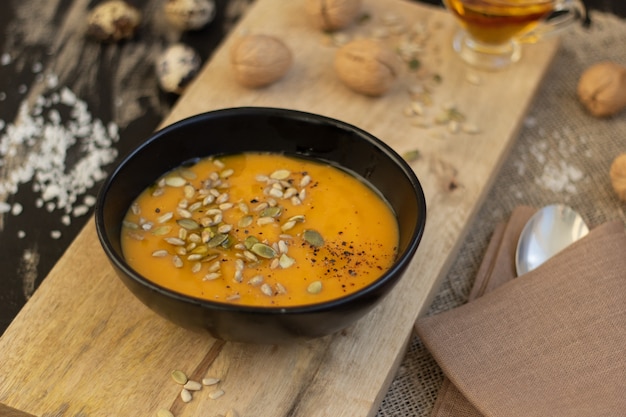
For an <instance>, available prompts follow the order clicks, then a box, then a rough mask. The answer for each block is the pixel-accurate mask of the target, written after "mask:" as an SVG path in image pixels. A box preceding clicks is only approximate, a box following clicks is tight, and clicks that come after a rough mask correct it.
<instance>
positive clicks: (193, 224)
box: [176, 219, 200, 230]
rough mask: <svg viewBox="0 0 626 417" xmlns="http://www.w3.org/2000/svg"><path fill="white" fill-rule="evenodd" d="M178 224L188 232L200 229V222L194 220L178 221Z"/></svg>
mask: <svg viewBox="0 0 626 417" xmlns="http://www.w3.org/2000/svg"><path fill="white" fill-rule="evenodd" d="M176 223H178V225H179V226H180V227H182V228H185V229H187V230H198V229H199V228H200V225H199V224H198V222H197V221H195V220H193V219H178V220H176Z"/></svg>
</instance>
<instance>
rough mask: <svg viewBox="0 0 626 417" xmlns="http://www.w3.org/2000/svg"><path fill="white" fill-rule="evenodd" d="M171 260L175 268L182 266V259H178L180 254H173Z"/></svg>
mask: <svg viewBox="0 0 626 417" xmlns="http://www.w3.org/2000/svg"><path fill="white" fill-rule="evenodd" d="M172 262H173V263H174V266H175V267H176V268H182V267H183V260H182V259H180V256H178V255H174V257H173V258H172Z"/></svg>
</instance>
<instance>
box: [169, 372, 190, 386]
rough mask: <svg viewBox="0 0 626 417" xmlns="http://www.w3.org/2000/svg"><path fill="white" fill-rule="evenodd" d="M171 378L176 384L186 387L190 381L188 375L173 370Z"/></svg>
mask: <svg viewBox="0 0 626 417" xmlns="http://www.w3.org/2000/svg"><path fill="white" fill-rule="evenodd" d="M171 376H172V379H173V380H174V382H176V383H177V384H180V385H185V384H186V383H187V381H189V378H188V377H187V374H185V373H184V372H183V371H180V370H178V369H176V370H173V371H172V373H171Z"/></svg>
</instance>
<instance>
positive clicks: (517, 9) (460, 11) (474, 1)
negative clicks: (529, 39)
mask: <svg viewBox="0 0 626 417" xmlns="http://www.w3.org/2000/svg"><path fill="white" fill-rule="evenodd" d="M445 1H446V2H447V5H446V6H447V7H448V9H449V10H450V11H452V13H453V14H454V15H455V16H456V18H457V19H458V21H459V22H460V24H461V25H462V26H463V28H464V29H465V30H466V31H467V32H468V33H469V34H470V36H471V37H472V38H473V39H474V40H475V41H477V42H480V43H484V44H490V45H500V44H504V43H507V42H509V41H510V40H511V39H512V38H514V37H516V36H518V35H520V34H523V33H525V32H527V31H530V30H532V29H533V28H534V27H535V26H537V24H538V23H539V22H541V21H542V20H543V19H544V18H545V17H546V16H548V15H549V14H550V13H551V12H552V11H553V10H554V7H555V2H554V1H551V0H550V1H536V0H534V1H533V0H508V1H504V0H500V1H498V0H445Z"/></svg>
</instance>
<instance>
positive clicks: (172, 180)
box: [165, 175, 187, 187]
mask: <svg viewBox="0 0 626 417" xmlns="http://www.w3.org/2000/svg"><path fill="white" fill-rule="evenodd" d="M186 183H187V180H185V179H184V178H183V177H179V176H177V175H172V176H169V177H166V178H165V184H166V185H169V186H170V187H182V186H183V185H185V184H186Z"/></svg>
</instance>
